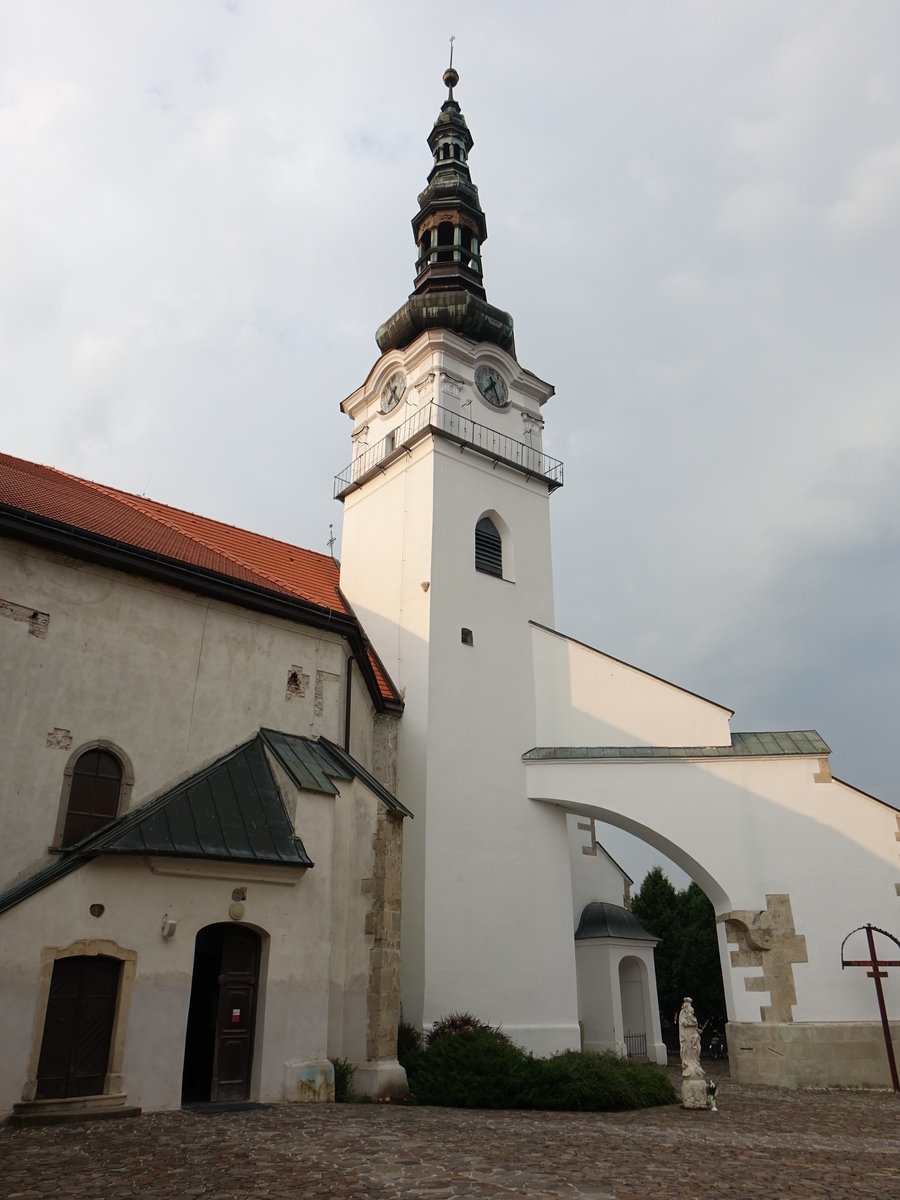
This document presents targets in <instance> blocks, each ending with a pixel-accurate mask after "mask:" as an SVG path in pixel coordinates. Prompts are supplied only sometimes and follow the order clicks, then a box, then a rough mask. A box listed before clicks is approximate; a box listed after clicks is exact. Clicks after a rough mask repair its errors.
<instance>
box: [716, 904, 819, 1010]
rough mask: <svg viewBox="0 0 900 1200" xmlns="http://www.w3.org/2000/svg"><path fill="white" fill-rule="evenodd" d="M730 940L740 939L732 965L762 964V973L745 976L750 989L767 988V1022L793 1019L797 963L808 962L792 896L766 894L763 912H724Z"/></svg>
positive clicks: (759, 989) (745, 910) (732, 957)
mask: <svg viewBox="0 0 900 1200" xmlns="http://www.w3.org/2000/svg"><path fill="white" fill-rule="evenodd" d="M719 920H720V921H724V922H725V929H726V932H727V936H728V941H729V942H735V943H737V947H738V948H737V950H732V952H731V965H732V966H733V967H762V975H754V976H750V977H748V978H746V979H745V980H744V986H745V988H746V989H747V991H748V992H768V993H769V996H770V999H771V1004H768V1005H760V1009H759V1012H760V1017H761V1019H762V1020H763V1021H764V1022H774V1021H781V1022H791V1021H793V1019H794V1016H793V1013H792V1012H791V1008H792V1006H793V1005H795V1004H796V1003H797V992H796V989H795V987H794V968H793V964H794V963H805V962H808V961H809V960H808V958H807V954H806V938H805V937H804V936H803V935H802V934H798V933H797V932H796V930H795V929H794V917H793V914H792V912H791V898H790V896H788V895H787V894H780V895H771V896H766V907H765V908H764V909H762V910H761V911H760V912H752V911H751V910H749V909H742V910H739V911H735V912H730V913H723V914H722V916H720V917H719Z"/></svg>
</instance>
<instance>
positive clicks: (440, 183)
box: [375, 66, 515, 356]
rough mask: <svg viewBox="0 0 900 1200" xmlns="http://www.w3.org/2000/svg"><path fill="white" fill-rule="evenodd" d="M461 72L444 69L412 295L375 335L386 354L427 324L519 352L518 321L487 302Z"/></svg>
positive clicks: (416, 224) (419, 216)
mask: <svg viewBox="0 0 900 1200" xmlns="http://www.w3.org/2000/svg"><path fill="white" fill-rule="evenodd" d="M458 82H459V75H458V74H457V72H456V71H455V70H454V68H453V67H452V66H451V67H449V68H448V70H446V71H445V72H444V84H445V85H446V87H447V89H448V91H449V95H448V97H447V99H446V100H445V101H444V103H443V105H442V106H441V111H440V113H439V114H438V118H437V120H436V121H435V123H434V128H433V129H432V130H431V133H430V134H429V137H428V145H429V148H430V150H431V153H432V155H433V157H434V166H433V167H432V169H431V173H430V174H429V176H428V183H427V185H426V187H425V190H424V191H423V192H422V193H421V194H420V196H419V211H418V212H417V213H416V215H415V216H414V217H413V220H412V228H413V235H414V237H415V241H416V247H417V250H418V255H417V258H416V277H415V284H414V289H413V292H412V293H411V295H410V297H409V299H408V300H407V302H406V303H405V304H404V305H403V306H402V307H401V308H399V309H398V310H397V312H395V313H394V315H393V316H392V317H390V318H389V319H388V320H387V321H385V322H384V324H383V325H382V326H380V328H379V329H378V332H377V333H376V335H375V340H376V341H377V343H378V347H379V349H380V350H381V351H382V352H385V351H387V350H402V349H403V348H404V347H406V346H408V345H409V344H410V342H412V341H413V340H414V339H415V338H417V337H418V335H419V334H420V333H421V332H422V331H423V330H424V329H435V328H442V329H453V330H455V331H456V332H457V333H461V334H463V335H464V336H465V337H469V338H472V339H473V340H474V341H478V342H494V343H496V345H498V346H500V347H501V348H502V349H504V350H506V351H507V353H509V354H512V355H513V356H515V343H514V341H513V320H512V317H511V316H510V315H509V313H507V312H503V311H502V309H499V308H495V307H494V306H493V305H492V304H488V302H487V297H486V295H485V290H484V280H483V278H482V271H481V247H482V246H483V245H484V243H485V241H486V240H487V221H486V220H485V216H484V212H483V211H482V208H481V204H480V202H479V199H478V188H477V187H476V186H475V184H474V183H473V182H472V177H471V175H470V174H469V151H470V150H471V149H472V146H473V145H474V142H473V139H472V135H471V133H470V132H469V127H468V125H467V124H466V119H465V117H464V116H463V114H462V112H461V111H460V107H459V104H458V103H457V102H456V100H454V98H453V89H454V87H455V86H456V84H457V83H458Z"/></svg>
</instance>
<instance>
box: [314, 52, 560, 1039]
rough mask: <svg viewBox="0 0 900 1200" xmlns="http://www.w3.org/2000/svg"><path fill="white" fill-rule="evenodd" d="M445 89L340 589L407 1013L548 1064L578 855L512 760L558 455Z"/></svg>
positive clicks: (387, 330)
mask: <svg viewBox="0 0 900 1200" xmlns="http://www.w3.org/2000/svg"><path fill="white" fill-rule="evenodd" d="M444 82H445V84H446V85H447V86H448V88H449V92H450V94H449V97H448V99H447V100H446V101H445V102H444V105H443V107H442V109H441V112H440V115H439V116H438V119H437V121H436V122H435V125H434V128H433V130H432V132H431V135H430V137H429V139H428V140H429V146H430V147H431V150H432V154H433V156H434V167H433V169H432V171H431V173H430V175H429V177H428V185H427V187H426V189H425V191H424V192H422V194H421V195H420V196H419V212H418V213H417V215H416V217H415V218H414V219H413V232H414V235H415V240H416V245H417V248H418V260H417V264H416V267H417V274H416V281H415V290H414V291H413V293H412V295H411V296H410V297H409V299H408V301H407V302H406V303H405V304H404V305H403V306H402V307H401V308H400V309H399V310H398V312H397V313H395V314H394V316H393V317H391V318H390V320H388V321H387V322H385V324H384V325H382V326H381V328H380V329H379V331H378V334H377V341H378V345H379V348H380V349H381V350H382V352H383V353H382V356H381V358H380V359H379V360H378V361H377V362H376V364H375V366H374V367H373V368H372V370H371V372H370V373H369V377H368V378H367V379H366V381H365V383H364V384H363V385H362V387H360V388H359V389H358V390H357V391H355V392H354V393H353V394H352V395H351V396H349V397H348V398H347V399H346V400H345V401H344V403H343V405H342V408H343V410H344V412H346V413H347V414H348V416H350V417H351V418H352V420H353V434H352V439H353V460H352V462H351V465H350V466H349V467H348V468H347V470H346V471H345V472H344V473H343V474H342V475H341V476H339V478H338V484H337V491H338V495H339V496H340V498H341V499H342V500H343V502H344V522H343V544H342V553H341V589H342V591H343V592H344V594H345V595H346V597H347V599H348V600H349V601H350V603H351V604H352V605H353V607H354V609H355V611H356V613H357V615H358V616H359V618H360V620H361V621H362V623H363V626H364V627H365V629H366V630H367V632H368V634H369V636H370V637H371V639H372V641H373V643H374V645H375V648H376V650H377V651H378V653H379V655H380V656H381V658H382V660H383V662H384V664H385V666H386V668H387V669H388V671H389V672H390V673H391V675H392V677H393V679H394V681H395V682H396V683H397V684H398V686H399V687H400V689H401V691H402V693H403V695H404V698H405V710H404V715H403V718H402V720H401V726H400V742H399V749H398V778H399V793H400V796H401V798H402V800H403V802H404V803H405V804H406V805H407V806H408V807H409V808H410V809H411V811H412V812H413V814H414V818H415V819H414V820H413V821H412V822H407V826H406V828H405V830H404V852H403V924H402V943H401V964H402V965H401V1000H402V1004H403V1013H404V1017H405V1019H407V1020H410V1021H412V1022H414V1023H416V1024H419V1025H421V1024H424V1025H426V1026H427V1025H429V1024H430V1023H431V1022H432V1021H434V1020H436V1019H438V1018H439V1017H441V1016H444V1015H447V1014H449V1013H450V1012H454V1011H460V1010H468V1011H470V1012H472V1013H474V1014H475V1015H476V1016H478V1017H480V1018H482V1019H484V1020H488V1021H491V1022H498V1023H502V1025H503V1027H504V1028H505V1029H506V1030H507V1032H508V1033H509V1034H510V1035H511V1036H512V1037H513V1038H514V1039H515V1040H517V1041H519V1042H520V1043H522V1044H523V1045H525V1046H527V1047H528V1048H530V1049H533V1050H535V1051H537V1052H540V1053H550V1052H552V1051H555V1050H559V1049H562V1048H567V1047H577V1046H578V1044H579V1032H578V1016H577V995H576V983H575V952H574V942H573V936H572V910H571V903H572V901H571V885H570V875H569V856H568V844H567V835H566V824H565V815H564V814H563V813H562V812H561V811H559V810H557V809H556V808H554V807H552V806H549V805H547V806H545V805H537V804H534V803H532V802H530V801H529V800H527V799H526V795H525V782H524V778H525V776H524V766H523V763H522V755H523V754H524V753H525V752H526V751H527V750H529V749H530V748H531V747H532V746H533V745H534V744H535V740H536V738H535V696H534V676H533V668H532V646H531V642H532V626H531V624H530V623H531V622H537V623H539V624H542V625H552V624H553V577H552V567H551V555H550V511H549V498H550V495H551V494H552V492H553V491H554V490H555V489H556V488H557V487H559V486H561V485H562V482H563V479H562V464H561V463H559V462H557V461H556V460H555V459H552V458H549V457H548V456H547V455H545V453H544V450H543V426H544V422H543V416H542V408H543V406H544V404H545V403H546V401H547V400H548V399H549V398H550V397H551V396H552V395H553V388H552V387H551V386H550V385H549V384H547V383H544V382H543V381H542V380H540V379H539V378H538V377H537V376H535V375H533V374H531V372H529V371H527V370H525V369H524V368H523V367H521V366H520V365H519V363H518V361H517V359H516V353H515V344H514V340H513V329H512V318H511V317H510V316H509V314H508V313H505V312H503V311H502V310H500V309H497V308H494V307H493V306H492V305H490V304H488V302H487V300H486V297H485V292H484V286H483V281H482V269H481V246H482V244H483V243H484V241H485V239H486V237H487V225H486V221H485V217H484V213H483V212H482V209H481V206H480V203H479V200H478V191H477V188H476V187H475V186H474V184H473V183H472V181H471V177H470V175H469V168H468V154H469V151H470V149H471V147H472V144H473V143H472V137H471V134H470V133H469V130H468V127H467V125H466V122H465V118H464V117H463V115H462V113H461V112H460V109H459V105H458V104H457V102H456V100H454V98H453V88H454V86H455V85H456V83H457V82H458V76H457V74H456V72H455V71H454V70H453V69H452V67H451V68H450V70H449V71H447V72H446V73H445V75H444Z"/></svg>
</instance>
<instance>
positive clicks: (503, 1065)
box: [406, 1025, 536, 1108]
mask: <svg viewBox="0 0 900 1200" xmlns="http://www.w3.org/2000/svg"><path fill="white" fill-rule="evenodd" d="M535 1066H536V1060H535V1059H534V1058H532V1056H531V1055H530V1054H527V1053H526V1052H525V1051H524V1050H522V1049H520V1048H519V1047H518V1046H514V1045H513V1044H512V1042H510V1040H509V1038H507V1037H506V1035H505V1034H503V1035H501V1036H499V1037H498V1036H497V1031H496V1030H494V1029H492V1028H490V1027H489V1026H488V1027H479V1026H478V1025H471V1026H468V1025H464V1026H462V1027H461V1028H460V1029H459V1030H455V1029H448V1030H446V1031H445V1032H442V1033H441V1034H440V1035H439V1036H438V1037H437V1038H432V1039H431V1040H430V1043H429V1045H428V1048H427V1049H426V1050H424V1051H421V1052H420V1053H418V1054H416V1055H413V1056H412V1058H411V1059H410V1060H408V1062H407V1066H406V1071H407V1076H408V1078H409V1086H410V1088H411V1089H412V1091H413V1092H415V1095H416V1099H417V1100H418V1102H419V1104H439V1105H445V1106H447V1107H450V1108H530V1107H531V1106H532V1105H531V1097H532V1094H533V1092H534V1083H535Z"/></svg>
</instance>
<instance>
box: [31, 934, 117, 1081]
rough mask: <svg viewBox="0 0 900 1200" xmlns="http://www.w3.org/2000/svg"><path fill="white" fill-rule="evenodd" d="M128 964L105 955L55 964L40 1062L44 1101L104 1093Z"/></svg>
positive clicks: (78, 956)
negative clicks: (121, 983) (124, 966)
mask: <svg viewBox="0 0 900 1200" xmlns="http://www.w3.org/2000/svg"><path fill="white" fill-rule="evenodd" d="M121 971H122V964H121V962H120V961H119V960H118V959H116V958H106V957H105V956H103V955H97V956H91V957H84V956H81V955H76V956H73V957H72V958H58V959H57V960H56V962H55V963H54V964H53V975H52V977H51V980H50V995H49V998H48V1000H47V1016H46V1017H45V1019H44V1036H43V1038H42V1040H41V1055H40V1058H39V1060H38V1072H37V1089H36V1092H35V1097H36V1099H38V1100H59V1099H63V1098H65V1097H68V1096H96V1095H101V1094H102V1093H103V1089H104V1086H105V1084H106V1072H107V1070H108V1069H109V1049H110V1044H111V1042H112V1031H113V1023H114V1022H115V1017H116V1001H117V999H118V995H119V976H120V974H121Z"/></svg>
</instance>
